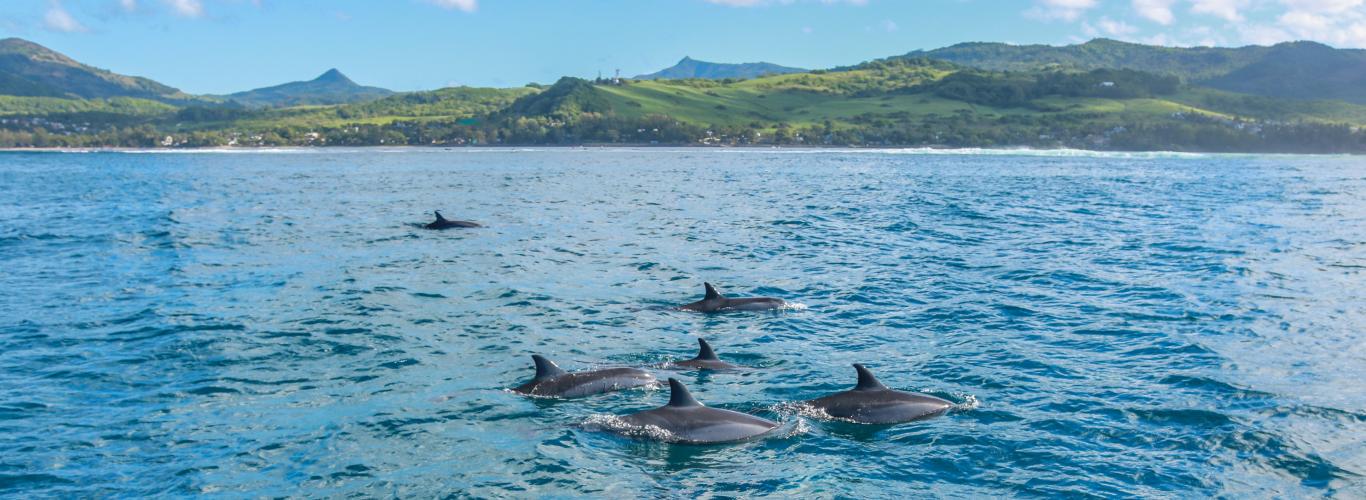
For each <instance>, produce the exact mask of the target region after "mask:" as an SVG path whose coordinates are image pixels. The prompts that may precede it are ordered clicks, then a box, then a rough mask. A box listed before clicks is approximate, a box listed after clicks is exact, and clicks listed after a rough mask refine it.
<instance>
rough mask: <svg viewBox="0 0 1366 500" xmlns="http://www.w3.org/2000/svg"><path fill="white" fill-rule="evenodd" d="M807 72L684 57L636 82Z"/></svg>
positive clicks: (771, 65) (715, 78)
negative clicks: (676, 62)
mask: <svg viewBox="0 0 1366 500" xmlns="http://www.w3.org/2000/svg"><path fill="white" fill-rule="evenodd" d="M805 71H806V70H804V69H801V68H789V67H787V66H779V65H777V64H773V63H766V62H756V63H740V64H730V63H713V62H706V61H698V60H696V59H693V58H691V57H684V58H683V59H682V60H680V61H678V64H675V65H673V66H670V67H668V68H664V69H662V70H659V71H656V72H654V73H650V74H646V75H640V76H637V77H635V79H636V80H663V79H670V80H681V79H687V78H704V79H708V80H722V79H726V78H755V77H760V76H764V75H781V74H786V73H802V72H805Z"/></svg>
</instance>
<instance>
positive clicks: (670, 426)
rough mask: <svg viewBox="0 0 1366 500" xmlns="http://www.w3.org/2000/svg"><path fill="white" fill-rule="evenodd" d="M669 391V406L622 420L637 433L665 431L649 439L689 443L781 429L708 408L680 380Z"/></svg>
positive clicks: (774, 424)
mask: <svg viewBox="0 0 1366 500" xmlns="http://www.w3.org/2000/svg"><path fill="white" fill-rule="evenodd" d="M669 390H670V392H669V404H667V405H664V406H661V407H659V408H655V409H653V410H646V411H642V412H640V413H634V414H631V415H627V416H625V417H621V421H622V422H624V423H625V424H627V425H628V426H630V427H631V428H632V429H633V430H637V431H639V430H658V431H663V432H659V433H655V432H651V433H647V434H646V435H648V436H651V437H654V438H657V439H663V440H667V441H671V442H676V443H687V444H714V443H728V442H732V441H741V440H745V439H750V438H753V437H757V436H760V435H763V434H765V433H767V432H769V431H771V430H773V429H775V428H777V427H778V423H777V422H773V421H771V420H768V419H765V418H760V417H756V416H754V415H750V414H748V413H740V412H738V411H730V410H722V409H719V408H708V407H706V406H704V405H703V404H702V403H699V402H697V400H696V399H694V398H693V397H692V394H691V393H689V392H688V388H687V387H684V386H683V383H682V382H679V381H678V379H676V378H671V379H669Z"/></svg>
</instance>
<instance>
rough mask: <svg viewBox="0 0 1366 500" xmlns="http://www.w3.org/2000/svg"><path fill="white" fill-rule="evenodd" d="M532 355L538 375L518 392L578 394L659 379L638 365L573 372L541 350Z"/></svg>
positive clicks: (550, 395) (637, 385) (537, 394)
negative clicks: (557, 364)
mask: <svg viewBox="0 0 1366 500" xmlns="http://www.w3.org/2000/svg"><path fill="white" fill-rule="evenodd" d="M531 359H532V360H533V361H535V362H536V378H533V379H531V381H529V382H527V383H525V384H522V385H519V386H517V387H516V388H514V389H513V391H514V392H519V393H522V394H526V395H528V396H546V397H556V398H576V397H579V396H589V395H593V394H600V393H604V392H612V391H617V390H621V389H629V388H632V387H639V386H642V385H650V384H654V383H656V380H655V376H654V375H650V374H649V373H647V372H645V371H644V370H638V369H635V368H608V369H605V370H593V371H584V372H574V373H569V372H566V371H564V370H562V369H560V367H558V366H555V363H554V362H552V361H550V360H549V359H546V358H545V357H543V356H541V355H539V354H533V355H531Z"/></svg>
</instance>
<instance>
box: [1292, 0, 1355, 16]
mask: <svg viewBox="0 0 1366 500" xmlns="http://www.w3.org/2000/svg"><path fill="white" fill-rule="evenodd" d="M1281 3H1282V4H1284V5H1285V6H1286V7H1287V8H1289V9H1290V10H1292V11H1302V12H1311V13H1318V14H1335V13H1339V12H1347V11H1350V10H1352V9H1355V8H1357V7H1360V6H1361V4H1362V3H1366V0H1281Z"/></svg>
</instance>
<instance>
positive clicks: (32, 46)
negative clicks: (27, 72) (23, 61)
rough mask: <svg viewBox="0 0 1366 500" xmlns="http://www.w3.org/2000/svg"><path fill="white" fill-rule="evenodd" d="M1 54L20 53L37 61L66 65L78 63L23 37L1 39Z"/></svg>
mask: <svg viewBox="0 0 1366 500" xmlns="http://www.w3.org/2000/svg"><path fill="white" fill-rule="evenodd" d="M0 54H19V55H23V56H25V57H28V58H29V59H33V60H35V61H38V60H44V61H52V62H57V63H61V64H66V65H75V64H77V63H76V61H73V60H72V59H71V58H69V57H67V56H65V55H62V54H61V53H60V52H57V51H55V50H52V49H49V48H47V47H44V46H42V45H39V44H37V43H34V42H30V41H28V40H25V39H23V38H6V39H4V40H0Z"/></svg>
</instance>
